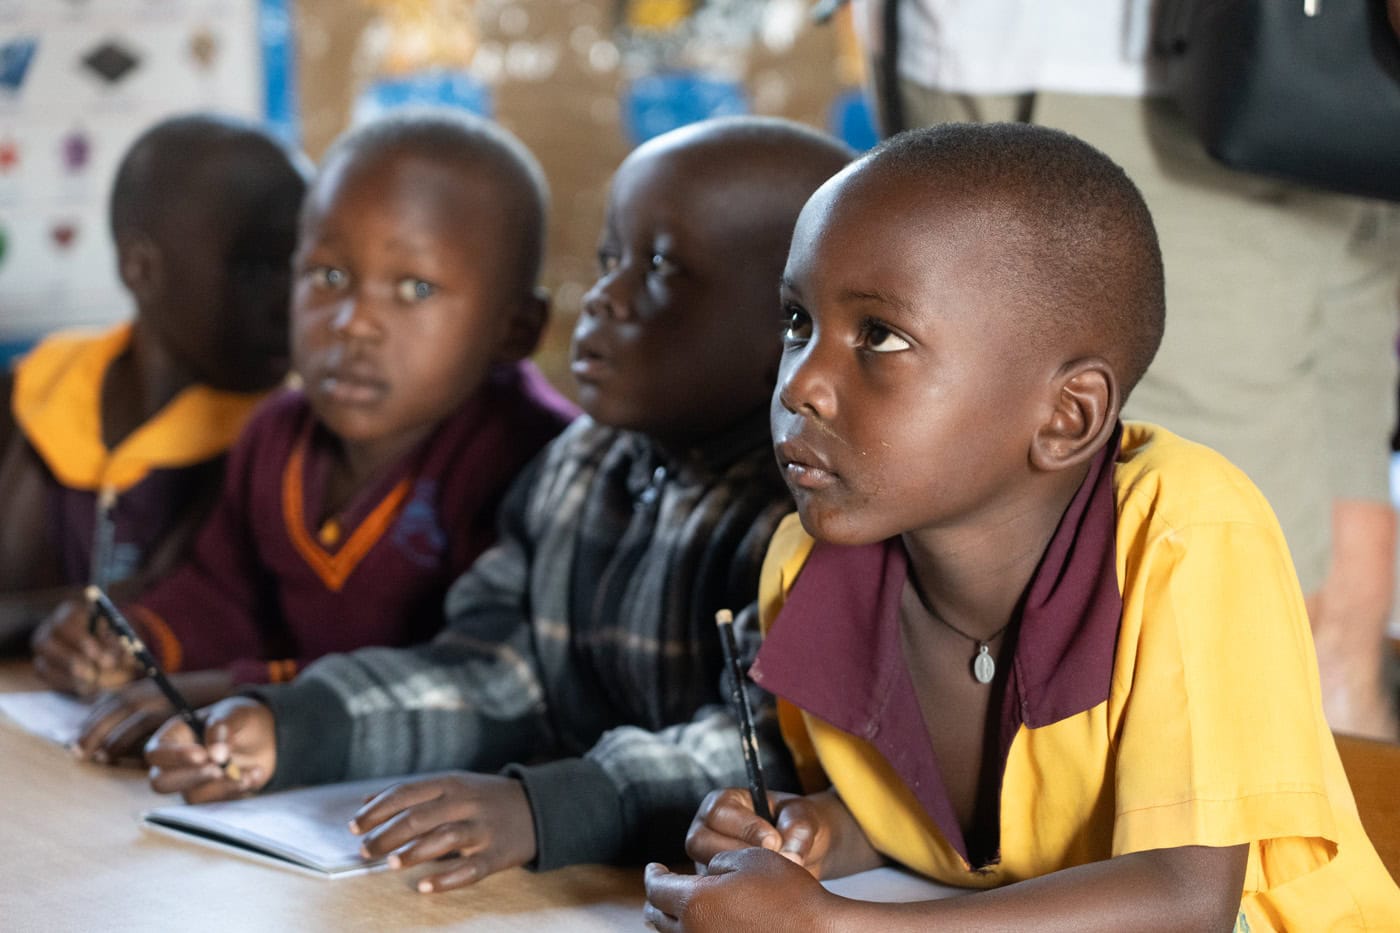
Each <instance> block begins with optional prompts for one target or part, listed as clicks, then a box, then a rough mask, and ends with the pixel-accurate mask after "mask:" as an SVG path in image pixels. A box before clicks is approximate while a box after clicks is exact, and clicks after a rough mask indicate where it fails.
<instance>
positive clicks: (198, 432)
mask: <svg viewBox="0 0 1400 933" xmlns="http://www.w3.org/2000/svg"><path fill="white" fill-rule="evenodd" d="M131 332H132V327H131V325H130V324H122V325H119V326H117V327H115V328H113V329H112V330H110V331H107V332H106V333H103V334H98V335H96V336H94V335H92V334H87V333H71V332H70V333H63V334H56V335H54V336H52V337H49V338H47V339H46V340H44V341H43V342H42V343H40V344H39V345H38V346H37V347H35V348H34V350H33V351H32V352H31V353H29V355H28V356H26V357H25V358H24V359H23V360H21V361H20V364H19V365H18V366H17V367H16V369H15V385H14V394H13V397H12V402H11V407H12V409H13V411H14V416H15V421H16V423H18V424H19V426H20V428H21V429H22V430H23V431H24V434H25V437H27V438H28V439H29V443H30V444H32V445H33V447H34V449H35V450H37V451H38V452H39V455H40V456H41V457H43V458H44V462H45V463H46V464H47V465H48V467H49V469H50V470H51V471H52V472H53V474H54V476H56V477H57V478H58V481H59V482H60V483H62V484H63V485H65V486H68V487H70V488H73V489H84V490H90V491H93V492H96V491H98V490H103V489H110V490H112V491H114V492H119V493H120V492H125V491H126V490H128V489H130V488H131V487H132V486H135V485H136V484H137V483H139V482H141V480H143V479H145V478H146V476H147V475H148V474H149V473H150V472H151V471H153V470H158V469H174V468H179V467H185V466H191V465H193V464H196V463H200V462H202V461H205V460H208V459H210V458H211V457H214V456H217V455H219V454H221V453H223V452H224V451H225V450H227V449H228V447H229V445H230V444H232V443H233V441H234V439H235V438H236V437H237V436H238V432H239V431H240V430H241V429H242V427H243V424H244V422H245V421H247V420H248V416H249V415H250V414H252V411H253V408H254V406H255V405H257V403H258V402H259V401H260V400H261V399H262V398H263V396H264V394H263V393H252V394H245V393H235V392H220V391H216V390H214V389H210V388H207V387H205V386H200V385H193V386H189V387H188V388H186V389H184V390H182V391H181V392H180V394H178V395H176V396H175V397H174V398H173V399H171V400H170V401H169V402H168V403H167V404H166V405H165V407H164V408H162V409H161V410H160V411H158V412H156V414H155V415H154V416H153V417H152V418H151V419H150V420H149V421H147V422H146V423H145V424H142V425H141V426H140V427H138V428H137V429H136V430H135V431H132V432H131V434H129V435H128V436H127V437H126V438H125V439H124V440H123V441H122V442H121V443H120V444H118V445H117V447H116V449H115V450H108V449H107V445H106V444H105V443H103V441H102V382H103V379H104V377H105V376H106V374H107V367H108V366H110V365H111V363H112V361H113V360H115V359H116V358H117V357H118V356H120V355H121V354H122V352H123V351H124V350H125V349H126V348H127V346H128V345H129V344H130V343H131Z"/></svg>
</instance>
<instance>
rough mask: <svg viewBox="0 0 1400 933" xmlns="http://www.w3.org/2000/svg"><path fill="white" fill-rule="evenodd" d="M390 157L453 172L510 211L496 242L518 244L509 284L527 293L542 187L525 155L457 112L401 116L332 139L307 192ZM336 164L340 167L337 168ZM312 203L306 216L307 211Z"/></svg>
mask: <svg viewBox="0 0 1400 933" xmlns="http://www.w3.org/2000/svg"><path fill="white" fill-rule="evenodd" d="M391 156H416V157H419V158H425V159H431V160H433V161H435V162H439V163H441V164H443V165H449V166H456V167H460V168H461V169H462V170H463V171H464V172H466V173H469V174H470V175H472V176H473V177H474V178H476V179H478V180H479V181H482V182H484V183H486V184H487V185H488V186H489V187H490V188H491V189H493V190H494V192H495V196H496V197H497V198H499V199H500V200H501V202H502V203H508V204H509V205H510V206H511V210H510V211H509V216H510V219H511V223H510V224H509V229H502V230H501V231H500V234H501V235H502V236H504V237H509V238H511V240H513V241H514V243H515V244H518V246H519V249H518V251H512V252H511V253H509V254H508V255H512V256H513V257H515V259H516V262H517V266H518V273H519V274H518V277H517V281H518V283H519V285H520V287H521V288H522V289H523V290H529V289H530V288H533V287H534V285H535V283H536V281H537V279H538V277H539V273H540V264H541V261H542V258H543V253H544V226H545V217H546V214H547V212H548V208H549V186H548V183H547V182H546V181H545V176H544V172H543V170H542V169H541V168H540V165H539V162H538V161H537V160H536V159H535V157H534V155H533V154H531V152H530V150H529V149H527V148H525V146H524V145H523V144H522V143H521V142H520V141H519V140H517V139H516V138H515V137H514V136H512V135H511V134H510V133H508V132H506V131H505V130H504V129H502V128H501V127H500V126H498V125H496V124H495V123H493V122H491V121H490V120H486V119H483V118H481V117H477V116H473V115H472V114H470V113H467V112H466V111H463V110H453V109H448V108H437V107H425V108H418V107H414V108H406V109H404V110H400V111H396V112H394V113H391V114H389V115H387V116H384V117H380V118H378V119H376V120H374V121H373V122H371V123H367V124H365V125H364V126H362V127H359V128H357V129H354V130H351V131H350V132H349V133H346V134H345V135H344V136H342V137H340V139H338V140H337V141H336V143H335V144H334V145H333V146H331V148H330V149H329V150H328V151H327V152H326V156H325V158H324V159H323V160H322V173H321V175H320V176H318V179H317V182H316V185H315V187H316V188H320V187H321V185H322V183H323V182H324V181H326V180H327V179H330V178H332V177H333V176H335V175H337V174H339V173H340V172H342V171H354V170H357V169H361V168H363V167H365V166H369V165H373V164H377V163H379V162H380V161H381V160H382V159H385V158H388V157H391ZM337 163H343V164H341V165H337ZM314 202H315V198H314V195H313V197H310V198H308V199H307V209H308V210H314V209H315V203H314Z"/></svg>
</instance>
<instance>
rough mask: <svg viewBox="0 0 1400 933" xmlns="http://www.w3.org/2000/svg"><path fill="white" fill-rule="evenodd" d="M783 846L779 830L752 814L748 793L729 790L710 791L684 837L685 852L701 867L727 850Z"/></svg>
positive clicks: (740, 790) (735, 789)
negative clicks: (717, 854)
mask: <svg viewBox="0 0 1400 933" xmlns="http://www.w3.org/2000/svg"><path fill="white" fill-rule="evenodd" d="M782 843H783V837H782V835H781V834H780V833H779V832H778V830H777V829H776V828H775V827H774V826H773V825H772V824H770V823H768V822H767V821H765V820H763V819H761V818H760V817H759V816H758V814H756V813H754V810H753V800H752V798H750V797H749V793H748V791H747V790H742V789H740V788H735V787H731V788H727V789H725V790H719V791H711V792H710V794H709V795H708V796H707V797H706V798H705V800H704V802H703V803H702V804H701V805H700V810H699V812H698V813H697V814H696V816H695V819H694V820H693V821H692V822H691V824H690V831H689V832H688V833H687V834H686V841H685V851H686V854H687V855H689V856H690V857H691V858H692V859H694V860H695V861H696V862H697V863H698V864H701V865H704V864H705V863H707V862H709V860H710V859H711V858H713V857H714V856H715V854H716V853H719V852H724V851H727V850H729V849H741V848H747V847H750V846H758V847H759V848H764V849H777V848H778V847H779V846H781V845H782Z"/></svg>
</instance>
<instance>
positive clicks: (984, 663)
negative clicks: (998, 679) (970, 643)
mask: <svg viewBox="0 0 1400 933" xmlns="http://www.w3.org/2000/svg"><path fill="white" fill-rule="evenodd" d="M996 673H997V662H995V661H993V660H992V655H991V652H989V651H988V650H987V645H986V644H985V643H979V644H978V645H977V656H976V657H974V658H973V659H972V676H973V677H975V678H977V682H978V683H979V684H989V683H991V682H992V678H993V677H995V676H996Z"/></svg>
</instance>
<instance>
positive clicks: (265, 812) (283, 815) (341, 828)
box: [141, 776, 421, 878]
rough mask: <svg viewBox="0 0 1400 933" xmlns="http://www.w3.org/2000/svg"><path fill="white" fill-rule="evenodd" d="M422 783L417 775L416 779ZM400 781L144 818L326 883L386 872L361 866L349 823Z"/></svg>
mask: <svg viewBox="0 0 1400 933" xmlns="http://www.w3.org/2000/svg"><path fill="white" fill-rule="evenodd" d="M420 777H421V776H420ZM400 780H405V779H402V778H372V779H370V780H366V781H352V782H350V783H346V784H325V785H322V786H320V787H303V788H299V789H297V790H288V791H281V792H279V793H275V794H263V795H261V796H258V797H247V798H245V799H242V800H227V801H222V802H219V803H200V804H177V805H175V806H170V807H160V808H159V809H155V810H147V811H146V812H145V813H143V814H141V819H142V823H143V824H144V825H145V826H146V827H147V828H149V829H152V830H155V831H157V832H164V833H168V834H170V835H173V836H177V837H179V838H182V839H187V840H190V841H195V842H201V843H204V844H206V845H211V846H214V847H216V848H219V849H222V850H224V851H226V852H232V853H234V854H235V855H241V856H244V857H246V858H252V859H255V860H258V861H261V862H265V863H271V864H274V865H278V866H280V867H282V868H290V869H292V870H294V871H302V872H308V873H310V874H313V875H321V876H323V877H327V878H347V877H350V876H352V875H361V874H364V873H365V872H367V871H375V870H377V869H380V868H383V867H384V864H383V862H382V861H380V862H374V863H366V862H365V860H364V859H363V858H361V857H360V840H359V837H357V836H355V835H354V834H353V833H351V832H350V828H349V825H348V824H349V822H350V817H351V816H353V815H354V814H355V811H356V810H358V809H359V808H360V807H361V805H363V804H364V802H365V798H366V797H368V796H370V795H372V794H377V793H379V792H380V791H381V790H384V789H385V788H386V787H389V786H390V785H392V784H395V783H398V782H399V781H400Z"/></svg>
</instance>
